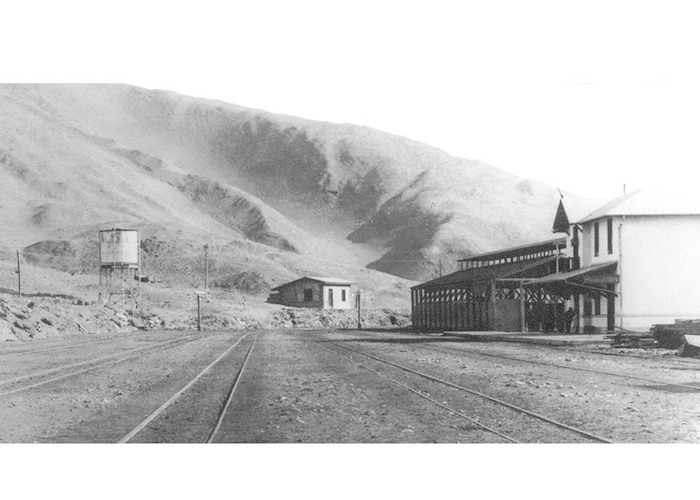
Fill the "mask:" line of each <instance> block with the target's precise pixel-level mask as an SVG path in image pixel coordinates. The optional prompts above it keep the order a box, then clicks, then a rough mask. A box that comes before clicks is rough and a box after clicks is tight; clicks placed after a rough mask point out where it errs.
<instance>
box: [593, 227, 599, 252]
mask: <svg viewBox="0 0 700 500" xmlns="http://www.w3.org/2000/svg"><path fill="white" fill-rule="evenodd" d="M599 250H600V231H599V230H598V223H597V222H594V223H593V255H594V256H595V257H598V253H599Z"/></svg>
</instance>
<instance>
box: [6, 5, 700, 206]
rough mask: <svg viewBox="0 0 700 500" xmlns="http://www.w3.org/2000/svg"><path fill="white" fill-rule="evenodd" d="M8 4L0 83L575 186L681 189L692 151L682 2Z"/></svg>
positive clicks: (698, 122) (697, 42)
mask: <svg viewBox="0 0 700 500" xmlns="http://www.w3.org/2000/svg"><path fill="white" fill-rule="evenodd" d="M17 4H18V5H16V6H11V7H7V6H3V10H4V13H5V14H4V16H3V17H4V18H5V20H6V22H5V23H4V26H3V29H2V30H0V43H1V44H2V47H4V49H3V61H2V64H0V66H1V67H0V79H2V81H8V82H9V81H12V82H120V83H128V84H132V85H138V86H142V87H147V88H158V89H164V90H172V91H176V92H179V93H182V94H187V95H192V96H197V97H206V98H211V99H217V100H221V101H226V102H231V103H235V104H238V105H241V106H246V107H251V108H257V109H264V110H267V111H270V112H275V113H282V114H288V115H294V116H299V117H303V118H308V119H313V120H322V121H330V122H336V123H354V124H358V125H365V126H369V127H372V128H375V129H379V130H382V131H385V132H390V133H393V134H397V135H402V136H405V137H409V138H411V139H414V140H417V141H420V142H424V143H427V144H430V145H432V146H435V147H438V148H440V149H443V150H445V151H446V152H448V153H450V154H451V155H454V156H458V157H461V158H468V159H478V160H481V161H484V162H486V163H488V164H491V165H493V166H496V167H499V168H502V169H504V170H506V171H509V172H511V173H513V174H515V175H518V176H521V177H525V178H530V179H536V180H540V181H543V182H546V183H548V184H552V185H556V186H558V187H560V188H561V189H562V190H565V191H569V192H572V193H574V194H578V195H581V196H591V197H613V196H617V195H618V194H621V193H622V191H623V189H627V191H629V190H631V189H637V188H639V187H643V186H646V185H656V184H659V183H664V184H670V185H673V186H678V187H679V188H683V189H690V188H691V187H694V183H695V182H696V178H695V171H696V170H697V168H698V166H700V147H698V138H699V137H700V133H699V132H700V92H699V91H698V90H699V89H700V87H699V86H698V84H699V83H700V77H699V73H700V69H699V68H700V64H698V63H699V61H700V58H699V57H698V55H699V54H698V52H699V48H700V30H698V29H697V26H700V19H699V16H698V14H697V13H696V12H695V9H694V8H693V3H692V2H674V1H669V0H666V1H653V2H645V1H641V0H640V1H636V2H616V1H614V0H608V1H605V2H599V1H596V0H588V1H566V0H559V1H537V0H532V1H527V2H522V1H521V2H516V1H498V0H491V1H488V2H487V1H480V2H477V1H441V0H432V1H424V2H411V1H403V2H395V1H380V0H374V1H370V2H368V1H364V0H355V1H351V2H345V1H328V0H327V1H307V0H297V1H287V2H283V1H264V0H262V1H245V2H238V1H229V2H214V1H209V0H201V1H198V2H192V1H190V2H178V1H176V0H174V1H171V2H160V1H157V2H153V1H152V2H148V1H144V0H142V1H139V2H134V1H131V0H125V1H121V2H119V3H114V2H108V3H98V2H84V1H72V0H66V1H62V2H46V1H39V2H37V1H32V0H26V1H24V2H21V3H19V2H17ZM103 4H107V5H103ZM699 10H700V7H699Z"/></svg>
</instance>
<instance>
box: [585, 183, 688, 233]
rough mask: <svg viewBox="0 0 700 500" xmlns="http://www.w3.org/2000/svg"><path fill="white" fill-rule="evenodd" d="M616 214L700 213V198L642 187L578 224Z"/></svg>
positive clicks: (605, 206)
mask: <svg viewBox="0 0 700 500" xmlns="http://www.w3.org/2000/svg"><path fill="white" fill-rule="evenodd" d="M616 215H617V216H621V215H629V216H644V215H647V216H652V215H700V199H698V198H697V197H689V196H687V195H684V194H682V193H678V192H670V191H663V190H661V189H654V188H645V189H640V190H638V191H634V192H632V193H628V194H625V195H622V196H620V197H618V198H615V199H614V200H612V201H610V202H608V203H606V204H605V205H603V206H602V207H600V208H599V209H598V210H596V211H595V212H593V213H590V214H588V215H587V216H586V217H584V218H583V219H581V220H580V221H579V222H578V224H584V223H586V222H591V221H594V220H597V219H601V218H603V217H612V216H616Z"/></svg>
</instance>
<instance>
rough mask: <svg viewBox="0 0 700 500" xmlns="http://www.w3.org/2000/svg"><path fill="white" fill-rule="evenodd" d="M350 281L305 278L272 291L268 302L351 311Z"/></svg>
mask: <svg viewBox="0 0 700 500" xmlns="http://www.w3.org/2000/svg"><path fill="white" fill-rule="evenodd" d="M351 286H352V282H351V281H347V280H342V279H338V278H321V277H316V276H305V277H303V278H299V279H298V280H294V281H291V282H289V283H285V284H284V285H280V286H278V287H276V288H273V289H272V292H273V293H272V295H270V297H269V298H268V302H274V303H276V304H283V305H286V306H291V307H314V308H319V309H351V308H352V307H353V302H352V300H351V296H350V288H351Z"/></svg>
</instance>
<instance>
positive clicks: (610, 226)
mask: <svg viewBox="0 0 700 500" xmlns="http://www.w3.org/2000/svg"><path fill="white" fill-rule="evenodd" d="M612 252H613V222H612V219H608V253H609V254H611V253H612Z"/></svg>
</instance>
